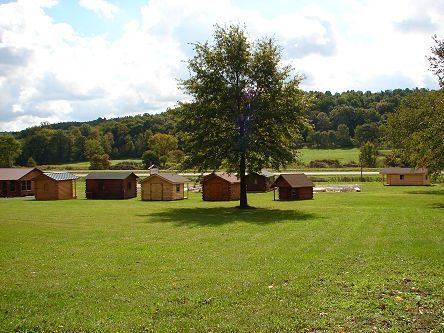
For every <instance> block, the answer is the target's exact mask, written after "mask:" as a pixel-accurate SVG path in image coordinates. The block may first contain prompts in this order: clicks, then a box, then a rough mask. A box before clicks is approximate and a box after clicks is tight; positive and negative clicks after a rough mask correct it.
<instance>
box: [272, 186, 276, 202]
mask: <svg viewBox="0 0 444 333" xmlns="http://www.w3.org/2000/svg"><path fill="white" fill-rule="evenodd" d="M273 201H276V187H273Z"/></svg>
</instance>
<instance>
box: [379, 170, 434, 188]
mask: <svg viewBox="0 0 444 333" xmlns="http://www.w3.org/2000/svg"><path fill="white" fill-rule="evenodd" d="M379 173H380V174H381V175H382V181H383V183H384V185H396V186H421V185H430V177H429V175H428V170H427V169H426V168H385V169H382V170H381V171H380V172H379Z"/></svg>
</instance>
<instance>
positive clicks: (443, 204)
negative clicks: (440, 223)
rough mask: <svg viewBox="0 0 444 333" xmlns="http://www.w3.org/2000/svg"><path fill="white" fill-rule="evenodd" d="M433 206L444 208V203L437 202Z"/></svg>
mask: <svg viewBox="0 0 444 333" xmlns="http://www.w3.org/2000/svg"><path fill="white" fill-rule="evenodd" d="M432 208H435V209H444V203H436V204H434V205H432Z"/></svg>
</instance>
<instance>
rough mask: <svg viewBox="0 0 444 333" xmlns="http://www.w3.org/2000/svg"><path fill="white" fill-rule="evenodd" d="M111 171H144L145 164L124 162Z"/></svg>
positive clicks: (113, 166)
mask: <svg viewBox="0 0 444 333" xmlns="http://www.w3.org/2000/svg"><path fill="white" fill-rule="evenodd" d="M109 168H110V170H143V164H142V163H139V162H133V161H123V162H119V163H117V164H115V165H112V166H110V167H109Z"/></svg>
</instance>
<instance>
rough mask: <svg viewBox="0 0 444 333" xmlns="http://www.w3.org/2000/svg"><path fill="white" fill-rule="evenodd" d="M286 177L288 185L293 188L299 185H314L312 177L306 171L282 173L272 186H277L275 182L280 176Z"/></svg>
mask: <svg viewBox="0 0 444 333" xmlns="http://www.w3.org/2000/svg"><path fill="white" fill-rule="evenodd" d="M281 177H282V179H284V180H285V181H286V182H287V183H288V185H290V186H291V187H293V188H297V187H314V184H313V182H312V181H311V179H310V178H308V177H307V176H306V175H305V174H304V173H288V174H282V175H280V176H279V177H278V178H277V179H276V180H275V182H274V183H273V185H272V186H276V185H275V184H276V183H277V182H278V180H279V178H281Z"/></svg>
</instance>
